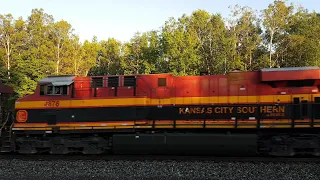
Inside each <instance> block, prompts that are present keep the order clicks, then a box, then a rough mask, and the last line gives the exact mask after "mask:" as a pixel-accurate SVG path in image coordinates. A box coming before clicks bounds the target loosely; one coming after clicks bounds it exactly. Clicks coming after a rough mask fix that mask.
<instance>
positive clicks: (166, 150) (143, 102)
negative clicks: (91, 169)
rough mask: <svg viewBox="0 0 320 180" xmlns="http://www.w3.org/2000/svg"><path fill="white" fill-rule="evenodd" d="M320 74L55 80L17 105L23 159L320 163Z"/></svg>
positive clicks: (274, 71) (289, 71) (309, 70)
mask: <svg viewBox="0 0 320 180" xmlns="http://www.w3.org/2000/svg"><path fill="white" fill-rule="evenodd" d="M319 85H320V68H318V67H303V68H268V69H261V70H259V71H252V72H241V71H235V72H230V73H229V74H225V75H203V76H173V75H172V74H149V75H121V76H92V77H76V76H54V77H47V78H44V79H42V80H40V81H39V83H38V86H37V88H36V90H35V93H34V94H32V95H29V96H26V97H23V98H21V99H19V100H17V101H16V105H15V108H16V119H15V122H14V124H13V128H12V131H13V132H14V134H13V135H14V136H13V137H12V139H13V140H12V141H13V142H14V147H15V148H14V151H17V152H19V153H27V154H30V153H40V152H50V153H52V154H67V153H72V152H81V153H83V154H100V153H116V154H123V153H139V154H141V153H143V154H145V153H148V154H210V155H246V156H248V155H277V156H293V155H296V154H312V155H319V152H320V144H319V142H320V138H319V127H320V113H319V102H320V93H319Z"/></svg>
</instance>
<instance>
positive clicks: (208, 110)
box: [179, 106, 285, 116]
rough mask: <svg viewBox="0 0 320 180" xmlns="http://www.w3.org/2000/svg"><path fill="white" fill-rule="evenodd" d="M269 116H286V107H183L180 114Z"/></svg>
mask: <svg viewBox="0 0 320 180" xmlns="http://www.w3.org/2000/svg"><path fill="white" fill-rule="evenodd" d="M258 112H260V113H262V114H269V115H270V116H271V115H273V116H284V115H285V106H260V107H252V106H241V107H219V106H218V107H183V108H179V114H254V113H258Z"/></svg>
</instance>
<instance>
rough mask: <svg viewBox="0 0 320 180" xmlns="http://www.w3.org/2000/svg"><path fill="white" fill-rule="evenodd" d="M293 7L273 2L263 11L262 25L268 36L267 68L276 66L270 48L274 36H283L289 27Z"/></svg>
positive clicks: (282, 2)
mask: <svg viewBox="0 0 320 180" xmlns="http://www.w3.org/2000/svg"><path fill="white" fill-rule="evenodd" d="M292 10H293V6H292V5H291V6H286V4H285V1H282V0H275V1H274V3H273V4H270V5H269V6H268V8H266V9H264V10H263V25H264V26H265V28H266V29H267V33H268V35H267V36H269V66H270V68H271V67H273V66H274V65H278V64H277V63H275V62H272V48H273V44H274V42H273V40H274V37H275V35H283V34H284V32H285V30H286V28H287V27H288V26H289V21H288V19H289V16H290V15H291V13H292Z"/></svg>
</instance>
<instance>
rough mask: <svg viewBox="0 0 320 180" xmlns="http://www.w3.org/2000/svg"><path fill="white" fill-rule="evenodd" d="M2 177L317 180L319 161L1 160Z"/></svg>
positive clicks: (319, 173) (319, 167)
mask: <svg viewBox="0 0 320 180" xmlns="http://www.w3.org/2000/svg"><path fill="white" fill-rule="evenodd" d="M0 174H1V176H0V179H32V180H36V179H43V180H44V179H56V180H58V179H70V180H71V179H87V180H88V179H150V178H152V179H154V180H156V179H166V180H169V179H199V180H201V179H219V180H220V179H221V180H222V179H230V180H233V179H234V180H238V179H239V180H240V179H257V180H259V179H261V180H263V179H268V180H271V179H277V180H290V179H301V180H309V179H310V180H311V179H312V180H313V179H314V180H318V179H320V165H319V164H316V163H247V162H237V163H231V162H219V163H215V162H181V161H179V162H178V161H138V162H133V161H123V160H121V161H102V160H94V161H93V160H77V161H75V160H74V161H62V160H60V161H36V160H33V161H30V160H28V161H25V160H0Z"/></svg>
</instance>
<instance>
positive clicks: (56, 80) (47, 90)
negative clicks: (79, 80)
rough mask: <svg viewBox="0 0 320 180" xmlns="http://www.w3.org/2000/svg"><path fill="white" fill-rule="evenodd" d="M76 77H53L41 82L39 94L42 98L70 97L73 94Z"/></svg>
mask: <svg viewBox="0 0 320 180" xmlns="http://www.w3.org/2000/svg"><path fill="white" fill-rule="evenodd" d="M74 78H75V76H52V77H48V78H44V79H42V80H40V82H39V84H38V86H39V87H38V89H39V90H38V91H39V92H38V94H39V95H40V96H68V97H70V95H71V94H72V93H70V92H72V85H73V82H74V81H73V79H74Z"/></svg>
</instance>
